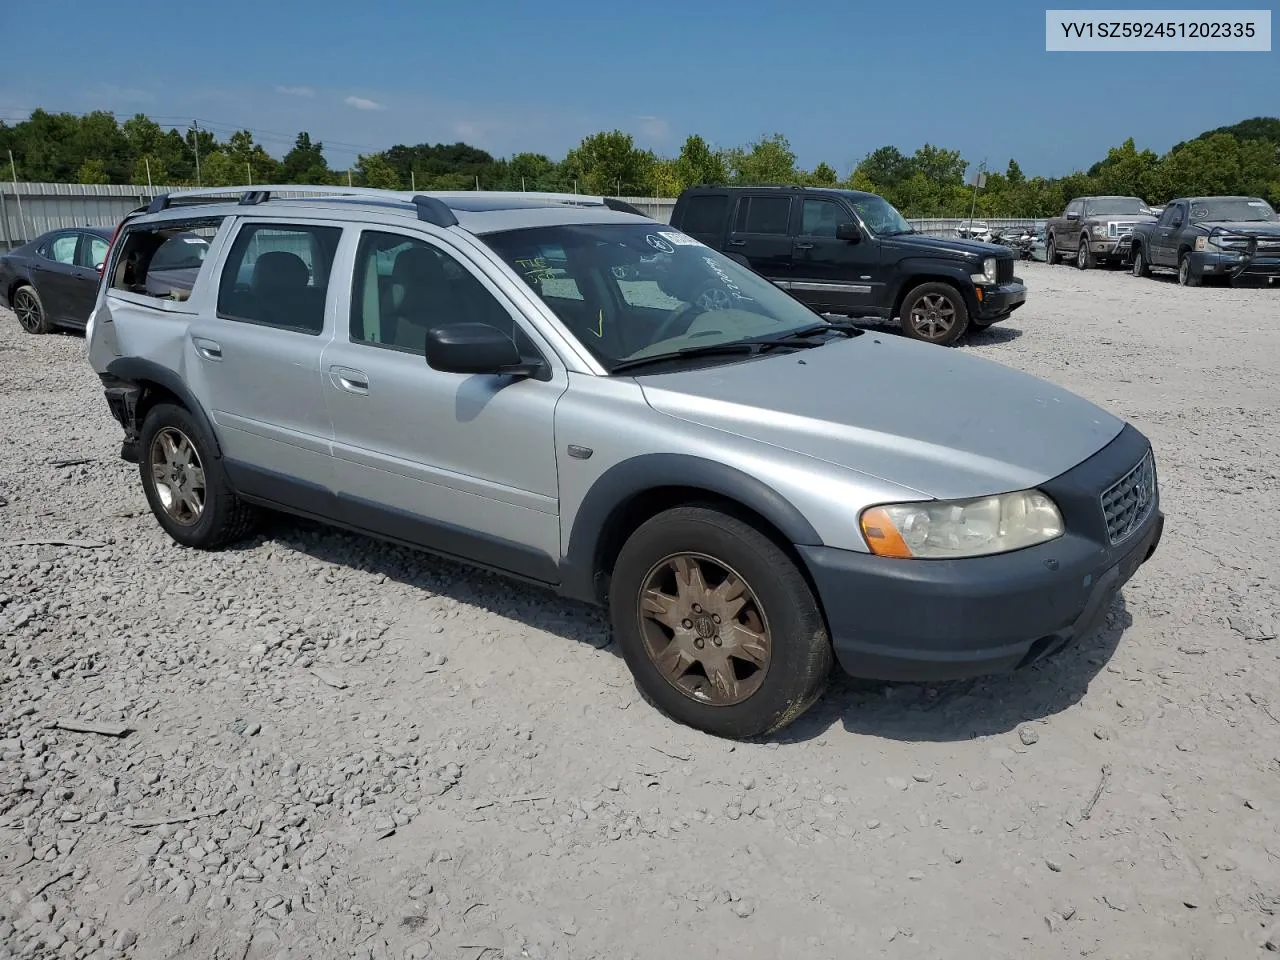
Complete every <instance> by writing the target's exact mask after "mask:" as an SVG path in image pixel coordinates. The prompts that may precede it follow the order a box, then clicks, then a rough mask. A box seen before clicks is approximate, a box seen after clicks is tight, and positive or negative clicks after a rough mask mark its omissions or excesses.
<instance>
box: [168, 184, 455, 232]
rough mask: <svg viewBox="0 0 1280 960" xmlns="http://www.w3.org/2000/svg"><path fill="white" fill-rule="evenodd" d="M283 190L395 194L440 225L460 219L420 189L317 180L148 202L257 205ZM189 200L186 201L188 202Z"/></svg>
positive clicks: (201, 191)
mask: <svg viewBox="0 0 1280 960" xmlns="http://www.w3.org/2000/svg"><path fill="white" fill-rule="evenodd" d="M281 193H286V194H300V195H303V196H307V195H319V196H336V197H380V198H383V199H386V198H392V199H396V200H403V201H405V202H406V203H412V204H413V205H414V206H415V207H416V208H417V210H418V219H419V220H424V221H426V222H427V223H432V224H435V225H436V226H438V227H452V226H454V225H455V224H456V223H457V222H458V218H457V217H456V216H454V213H453V211H452V210H450V209H449V207H448V205H446V204H445V203H443V202H442V201H440V200H438V199H436V198H435V197H431V196H426V195H424V194H420V193H409V192H406V191H403V190H380V189H378V188H376V187H343V186H330V185H327V184H313V183H282V184H257V185H255V184H245V185H242V186H233V187H202V188H198V189H195V190H176V191H174V192H173V193H162V194H159V195H158V196H156V197H155V198H154V199H152V201H151V203H149V204H148V205H147V208H146V209H147V212H148V213H159V212H160V211H161V210H168V209H171V208H173V207H175V206H187V205H189V204H190V203H191V201H195V202H206V203H216V202H217V200H218V199H219V198H228V199H229V198H230V197H233V196H238V197H239V200H238V202H239V203H240V204H241V205H242V206H256V205H258V204H260V203H266V202H267V201H268V200H270V199H271V197H272V196H273V195H278V194H281ZM184 201H185V202H184Z"/></svg>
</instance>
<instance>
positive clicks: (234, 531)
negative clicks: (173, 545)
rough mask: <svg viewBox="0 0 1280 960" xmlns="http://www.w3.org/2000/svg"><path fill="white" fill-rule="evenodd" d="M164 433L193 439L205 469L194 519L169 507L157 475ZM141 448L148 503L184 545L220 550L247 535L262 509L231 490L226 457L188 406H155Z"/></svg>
mask: <svg viewBox="0 0 1280 960" xmlns="http://www.w3.org/2000/svg"><path fill="white" fill-rule="evenodd" d="M161 434H164V435H165V436H166V437H176V438H185V439H186V440H187V441H189V443H190V445H191V447H192V448H193V449H194V453H195V457H196V458H197V459H198V464H199V468H200V469H202V470H203V497H202V502H203V506H202V509H201V511H200V513H199V516H198V518H195V519H194V520H193V521H191V522H187V523H183V522H180V521H179V520H178V519H175V518H174V516H172V515H171V513H170V511H169V510H168V509H166V507H165V503H164V499H163V497H162V493H161V489H160V485H159V484H158V483H157V480H156V461H157V459H158V457H157V449H156V447H157V437H159V436H160V435H161ZM138 450H139V454H140V455H139V457H138V472H139V475H140V476H141V479H142V489H143V491H144V492H145V493H146V496H147V503H148V504H149V505H150V507H151V512H152V513H153V514H154V515H155V518H156V520H158V521H159V523H160V526H161V527H163V528H164V531H165V533H167V534H169V536H170V537H172V538H173V539H174V540H175V541H177V542H178V543H180V544H182V545H183V546H184V547H196V548H198V549H201V550H217V549H218V548H220V547H224V546H227V545H228V544H231V543H235V542H236V541H239V540H243V539H244V538H245V537H246V536H248V534H249V533H250V531H251V530H252V529H253V527H254V525H255V523H256V521H257V519H258V511H257V510H256V509H255V508H253V507H252V506H250V505H249V504H247V503H245V502H243V501H242V500H241V499H240V498H239V497H237V496H236V495H235V493H234V492H232V490H231V484H230V483H229V481H228V480H227V477H226V474H225V473H224V472H223V469H222V462H221V461H220V460H218V459H217V457H215V456H214V453H213V450H214V444H213V440H212V438H211V437H209V436H208V434H207V433H206V432H205V431H204V429H203V428H202V427H201V426H200V424H199V423H198V422H197V420H196V418H195V417H193V416H192V415H191V414H190V412H188V411H187V410H186V409H184V408H182V407H180V406H177V405H175V404H170V403H160V404H157V405H156V406H154V407H152V408H151V410H150V412H149V413H148V414H147V416H146V420H145V421H144V422H143V424H142V430H141V432H140V436H139V443H138Z"/></svg>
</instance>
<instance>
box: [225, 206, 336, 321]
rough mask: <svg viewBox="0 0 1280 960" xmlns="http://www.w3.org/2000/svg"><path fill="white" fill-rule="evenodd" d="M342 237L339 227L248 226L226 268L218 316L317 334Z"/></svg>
mask: <svg viewBox="0 0 1280 960" xmlns="http://www.w3.org/2000/svg"><path fill="white" fill-rule="evenodd" d="M341 238H342V228H341V227H320V226H308V225H297V226H295V225H293V224H276V223H250V224H245V226H243V227H241V228H240V232H239V233H238V234H236V239H235V242H234V243H232V244H231V251H230V252H229V253H228V254H227V262H226V264H225V265H224V266H223V268H222V281H221V283H220V284H219V285H218V315H219V316H221V317H226V318H227V319H230V320H239V321H242V322H244V323H257V324H262V325H263V326H267V327H276V328H278V329H281V330H292V331H294V332H295V333H309V334H312V335H313V336H314V335H318V334H319V333H320V332H321V331H322V330H323V329H324V304H325V298H326V297H327V295H328V292H329V269H330V267H331V266H332V265H333V255H334V252H335V251H336V250H337V248H338V241H339V240H340V239H341Z"/></svg>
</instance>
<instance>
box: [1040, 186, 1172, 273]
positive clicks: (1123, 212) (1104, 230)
mask: <svg viewBox="0 0 1280 960" xmlns="http://www.w3.org/2000/svg"><path fill="white" fill-rule="evenodd" d="M1155 219H1156V217H1155V214H1154V213H1152V212H1151V208H1150V207H1149V206H1147V203H1146V201H1145V200H1142V199H1140V198H1139V197H1076V198H1075V199H1074V200H1072V201H1071V202H1070V203H1068V204H1067V208H1066V210H1064V211H1063V213H1062V216H1060V217H1052V218H1050V220H1049V221H1048V223H1046V224H1045V248H1044V258H1045V262H1046V263H1051V264H1052V263H1058V262H1059V261H1060V260H1063V259H1066V258H1067V257H1071V258H1072V259H1074V260H1075V263H1076V266H1077V267H1079V268H1080V269H1081V270H1090V269H1092V268H1093V267H1096V266H1098V264H1100V263H1105V264H1109V265H1110V264H1117V263H1123V262H1125V261H1126V260H1128V259H1129V241H1130V239H1131V238H1132V235H1133V228H1134V226H1135V225H1137V224H1140V223H1154V222H1155Z"/></svg>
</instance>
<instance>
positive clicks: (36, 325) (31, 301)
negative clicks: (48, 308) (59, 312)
mask: <svg viewBox="0 0 1280 960" xmlns="http://www.w3.org/2000/svg"><path fill="white" fill-rule="evenodd" d="M10 303H11V304H12V305H13V312H14V313H15V314H16V315H17V317H18V324H19V325H20V326H21V327H22V329H23V330H25V331H26V332H27V333H52V332H53V321H51V320H50V319H49V314H47V313H45V310H44V301H42V300H41V299H40V294H39V293H37V292H36V288H35V287H33V286H31V285H30V284H23V285H22V286H21V287H19V288H18V289H17V290H15V291H14V292H13V297H12V298H11V300H10Z"/></svg>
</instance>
